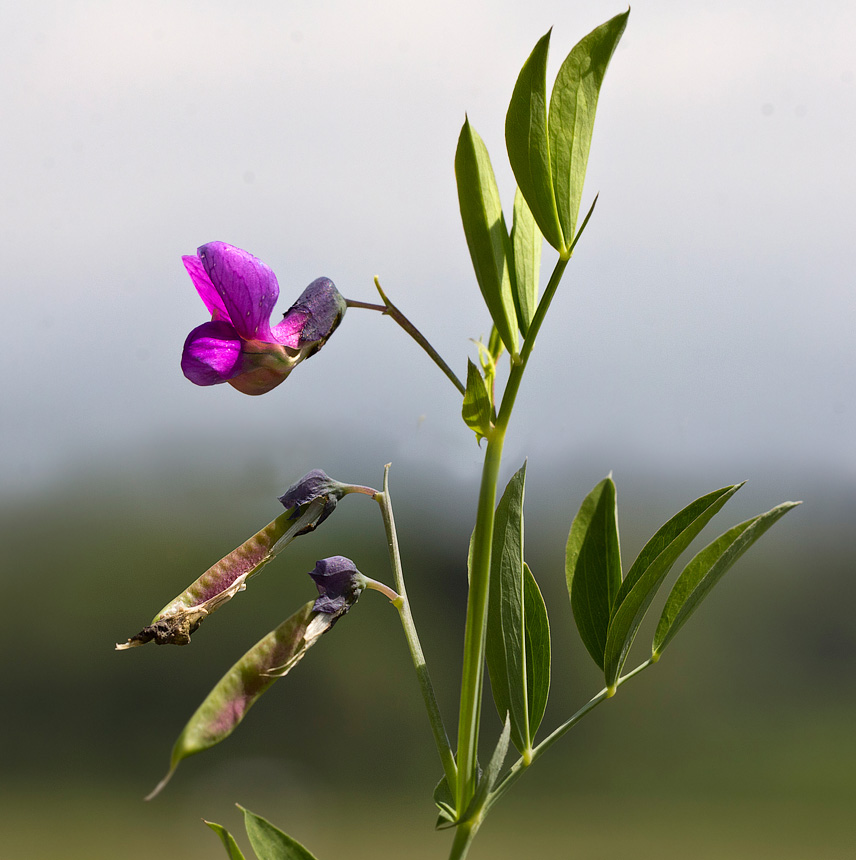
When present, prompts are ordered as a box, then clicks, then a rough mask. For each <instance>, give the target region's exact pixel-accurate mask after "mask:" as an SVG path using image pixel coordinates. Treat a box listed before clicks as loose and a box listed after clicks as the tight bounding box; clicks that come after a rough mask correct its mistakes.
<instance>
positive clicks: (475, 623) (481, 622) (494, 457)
mask: <svg viewBox="0 0 856 860" xmlns="http://www.w3.org/2000/svg"><path fill="white" fill-rule="evenodd" d="M567 265H568V260H566V259H565V260H563V259H561V258H560V259H559V260H558V261H557V262H556V266H555V268H554V269H553V273H552V275H550V280H549V282H548V284H547V288H546V289H545V290H544V295H543V296H542V297H541V301H540V302H539V303H538V308H537V310H536V311H535V316H534V317H533V318H532V322H531V324H530V326H529V332H528V334H527V336H526V340H525V342H524V344H523V349H522V350H521V351H520V357H519V359H518V361H517V362H513V363H512V365H511V372H510V374H509V376H508V383H507V385H506V387H505V391H504V392H503V395H502V404H501V405H500V408H499V413H498V415H497V418H496V424H495V426H494V427H493V429H492V430H491V431H490V434H489V435H488V437H487V450H486V451H485V458H484V466H483V468H482V481H481V487H480V489H479V502H478V512H477V514H476V527H475V534H474V536H473V565H472V570H471V571H470V590H469V595H468V598H467V622H466V629H465V631H464V665H463V671H462V675H461V707H460V713H459V718H458V772H459V774H460V778H459V780H458V792H457V795H456V802H457V808H458V810H462V809H466V808H467V804H468V803H469V802H470V800H471V799H472V796H473V793H474V792H475V783H476V777H477V766H476V755H477V752H478V740H479V720H480V715H481V696H482V687H483V685H484V652H485V630H486V627H487V601H488V587H489V583H490V555H491V545H492V543H493V520H494V511H495V509H496V490H497V482H498V479H499V469H500V466H501V464H502V448H503V445H504V443H505V433H506V431H507V429H508V423H509V421H510V420H511V413H512V411H513V409H514V401H515V399H516V398H517V392H518V390H519V389H520V382H521V380H522V379H523V373H524V372H525V370H526V364H527V362H528V361H529V356H530V355H531V354H532V348H533V347H534V345H535V338H536V337H537V335H538V331H539V330H540V328H541V324H542V322H543V321H544V317H545V316H546V314H547V310H548V309H549V307H550V302H551V301H552V300H553V296H554V295H555V294H556V289H557V288H558V286H559V281H561V279H562V274H563V273H564V271H565V267H566V266H567Z"/></svg>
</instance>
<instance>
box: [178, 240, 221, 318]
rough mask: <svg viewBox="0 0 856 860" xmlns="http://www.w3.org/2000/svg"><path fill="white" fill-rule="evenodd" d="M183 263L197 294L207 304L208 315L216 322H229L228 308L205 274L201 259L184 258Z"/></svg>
mask: <svg viewBox="0 0 856 860" xmlns="http://www.w3.org/2000/svg"><path fill="white" fill-rule="evenodd" d="M181 262H182V263H184V268H185V269H187V274H188V275H190V279H191V280H192V281H193V286H194V287H196V292H197V293H199V297H200V298H201V299H202V301H203V302H205V307H206V308H208V313H210V314H211V316H212V317H213V318H214V319H215V320H228V319H229V313H228V311H227V310H226V306H225V305H224V304H223V299H221V298H220V294H219V293H218V292H217V290H215V289H214V284H212V283H211V280H210V278H209V277H208V275H207V274H206V273H205V269H204V267H203V266H202V260H200V259H199V257H190V256H188V257H182V258H181Z"/></svg>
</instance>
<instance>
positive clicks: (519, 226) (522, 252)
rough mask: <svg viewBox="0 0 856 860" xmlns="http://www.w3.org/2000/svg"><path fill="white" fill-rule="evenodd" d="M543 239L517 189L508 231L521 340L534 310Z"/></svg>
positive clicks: (536, 301) (533, 314)
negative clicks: (512, 219) (512, 252)
mask: <svg viewBox="0 0 856 860" xmlns="http://www.w3.org/2000/svg"><path fill="white" fill-rule="evenodd" d="M543 243H544V237H543V236H542V235H541V231H540V230H539V229H538V225H537V224H536V223H535V219H534V218H533V217H532V211H531V210H530V209H529V206H528V205H527V203H526V199H525V198H524V197H523V195H522V194H521V193H520V189H519V188H518V189H517V192H516V193H515V195H514V222H513V224H512V227H511V247H512V250H513V251H514V274H515V284H516V287H517V289H516V290H515V293H514V309H515V311H516V312H517V322H518V325H519V326H520V331H521V333H522V334H523V336H524V337H526V333H527V332H528V331H529V324H530V323H531V322H532V317H534V316H535V309H536V308H537V307H538V275H539V272H540V269H541V246H542V245H543Z"/></svg>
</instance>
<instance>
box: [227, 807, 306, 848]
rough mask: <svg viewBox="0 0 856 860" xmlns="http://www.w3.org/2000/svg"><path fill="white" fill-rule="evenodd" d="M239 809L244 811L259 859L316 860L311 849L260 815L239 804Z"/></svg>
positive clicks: (246, 824) (252, 842)
mask: <svg viewBox="0 0 856 860" xmlns="http://www.w3.org/2000/svg"><path fill="white" fill-rule="evenodd" d="M238 809H240V810H241V811H242V812H243V813H244V826H245V827H246V828H247V836H249V837H250V845H252V846H253V851H255V852H256V856H257V857H258V858H259V860H316V858H315V855H314V854H312V852H311V851H308V850H307V849H306V848H304V847H303V846H302V845H301V844H300V843H299V842H297V841H296V840H295V839H292V838H291V837H290V836H287V835H286V834H285V833H283V832H282V831H281V830H279V829H277V828H276V827H274V826H273V824H271V823H270V822H269V821H267V820H265V819H264V818H262V817H261V816H260V815H256V814H255V813H253V812H250V810H249V809H244V807H243V806H238Z"/></svg>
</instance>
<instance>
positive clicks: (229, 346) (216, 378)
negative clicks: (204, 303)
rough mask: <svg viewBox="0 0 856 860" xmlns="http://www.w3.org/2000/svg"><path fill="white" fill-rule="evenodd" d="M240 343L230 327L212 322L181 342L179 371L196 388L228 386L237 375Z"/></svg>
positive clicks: (197, 328)
mask: <svg viewBox="0 0 856 860" xmlns="http://www.w3.org/2000/svg"><path fill="white" fill-rule="evenodd" d="M241 346H242V341H241V338H240V337H239V336H238V333H237V332H236V331H235V329H234V327H233V326H232V325H231V323H228V322H226V321H225V320H215V321H212V322H207V323H203V324H202V325H200V326H197V327H196V328H195V329H193V331H192V332H190V334H189V335H188V336H187V340H186V341H185V342H184V352H183V353H182V356H181V369H182V371H183V372H184V375H185V376H186V377H187V378H188V379H189V380H190V381H191V382H195V383H196V384H197V385H217V384H218V383H220V382H228V381H229V380H230V379H232V378H233V377H235V376H237V375H238V374H239V373H240V372H241V367H242V360H241Z"/></svg>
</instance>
